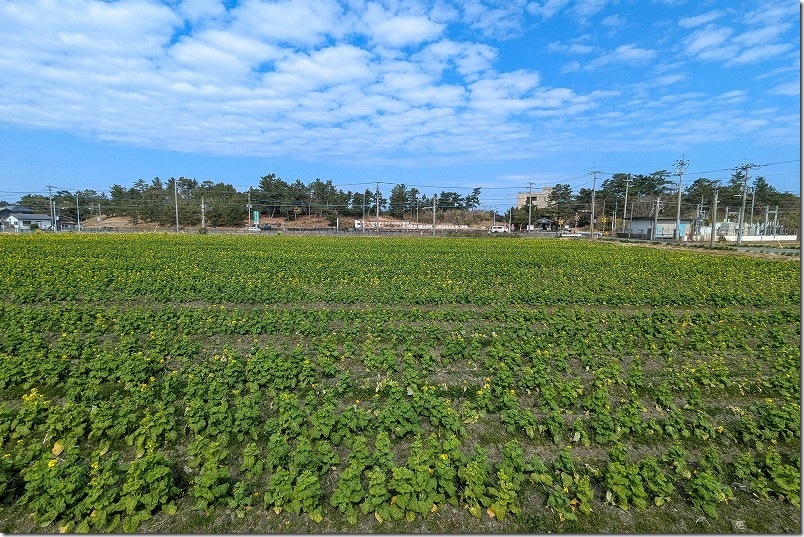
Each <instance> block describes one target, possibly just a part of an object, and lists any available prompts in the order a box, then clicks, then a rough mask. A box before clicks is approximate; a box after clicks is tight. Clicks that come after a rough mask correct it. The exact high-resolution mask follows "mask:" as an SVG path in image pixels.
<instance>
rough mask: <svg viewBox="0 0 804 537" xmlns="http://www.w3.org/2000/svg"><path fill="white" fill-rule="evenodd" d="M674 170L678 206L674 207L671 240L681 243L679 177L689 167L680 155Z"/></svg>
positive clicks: (687, 162)
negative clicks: (676, 180)
mask: <svg viewBox="0 0 804 537" xmlns="http://www.w3.org/2000/svg"><path fill="white" fill-rule="evenodd" d="M675 165H676V168H677V169H678V172H676V173H678V206H677V207H676V231H675V233H673V235H675V236H674V237H673V239H674V240H675V241H676V242H681V177H682V175H684V170H685V169H687V166H688V165H689V161H688V160H684V155H683V154H682V155H681V160H677V161H676V164H675Z"/></svg>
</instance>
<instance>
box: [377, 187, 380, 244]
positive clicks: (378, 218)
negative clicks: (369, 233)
mask: <svg viewBox="0 0 804 537" xmlns="http://www.w3.org/2000/svg"><path fill="white" fill-rule="evenodd" d="M379 233H380V183H379V181H378V182H377V234H378V235H379Z"/></svg>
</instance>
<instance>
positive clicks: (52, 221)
mask: <svg viewBox="0 0 804 537" xmlns="http://www.w3.org/2000/svg"><path fill="white" fill-rule="evenodd" d="M47 189H48V192H49V194H48V199H49V200H50V227H52V228H53V230H54V231H55V230H56V207H55V206H54V205H53V185H47Z"/></svg>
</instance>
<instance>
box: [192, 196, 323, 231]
mask: <svg viewBox="0 0 804 537" xmlns="http://www.w3.org/2000/svg"><path fill="white" fill-rule="evenodd" d="M308 212H309V211H308ZM293 213H294V215H295V214H296V211H295V210H294V211H293ZM294 220H295V218H294ZM246 222H248V227H251V188H249V189H248V203H247V204H246ZM176 229H178V224H176Z"/></svg>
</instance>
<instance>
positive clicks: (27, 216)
mask: <svg viewBox="0 0 804 537" xmlns="http://www.w3.org/2000/svg"><path fill="white" fill-rule="evenodd" d="M33 224H36V225H37V226H38V227H39V229H47V228H49V227H50V225H51V221H50V216H49V215H47V214H38V213H11V214H10V215H8V216H7V217H6V218H5V219H4V220H3V227H4V228H5V229H7V230H9V231H10V230H14V231H28V230H30V229H31V226H32V225H33Z"/></svg>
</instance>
